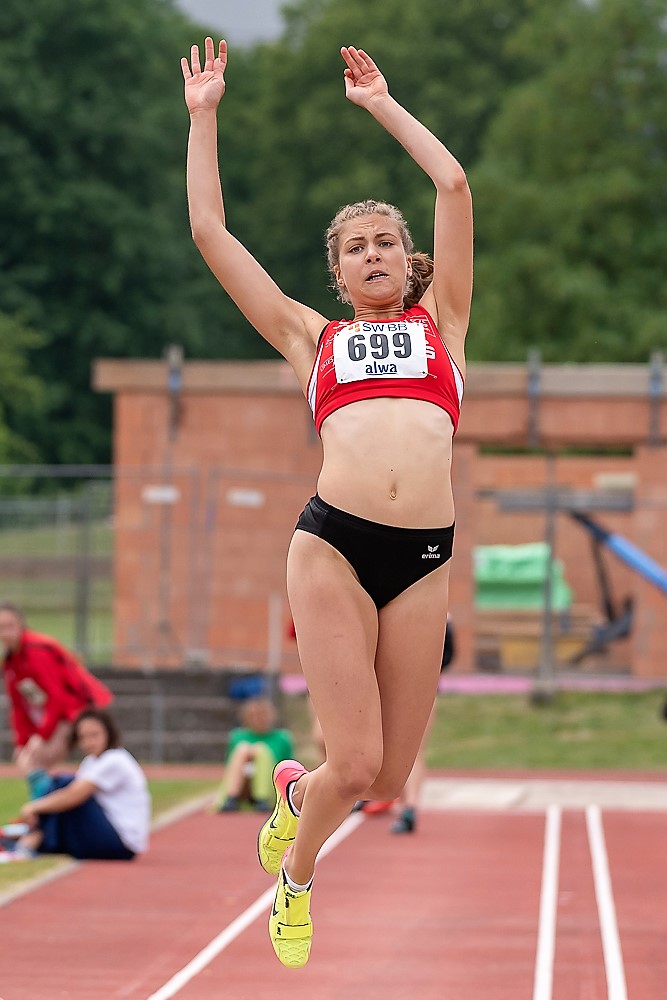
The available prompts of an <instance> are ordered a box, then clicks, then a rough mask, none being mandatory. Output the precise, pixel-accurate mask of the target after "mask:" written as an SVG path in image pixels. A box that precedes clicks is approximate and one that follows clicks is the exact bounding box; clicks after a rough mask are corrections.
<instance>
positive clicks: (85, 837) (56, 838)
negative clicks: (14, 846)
mask: <svg viewBox="0 0 667 1000" xmlns="http://www.w3.org/2000/svg"><path fill="white" fill-rule="evenodd" d="M72 745H73V746H77V745H78V746H79V748H80V749H81V750H82V751H83V753H84V754H85V755H86V756H85V757H84V759H83V760H82V761H81V764H80V765H79V768H78V770H77V772H76V774H74V775H58V776H56V777H54V778H53V779H52V781H51V787H50V790H49V791H48V793H47V794H45V795H42V796H41V797H39V798H36V799H33V800H32V801H30V802H27V803H26V804H25V805H24V806H23V807H22V809H21V818H22V820H24V822H26V823H27V824H28V826H29V827H30V828H31V829H30V832H28V833H27V834H25V835H24V836H23V837H22V838H21V839H20V841H19V844H18V848H19V850H23V851H35V852H38V853H40V854H69V855H71V856H72V857H74V858H80V859H84V858H96V859H100V860H119V861H121V860H122V861H130V860H131V859H132V858H134V857H135V856H136V855H137V854H141V853H143V852H144V851H145V850H146V849H147V847H148V835H149V828H150V816H151V802H150V794H149V792H148V786H147V783H146V776H145V775H144V772H143V771H142V769H141V767H140V766H139V764H138V763H137V761H136V760H135V759H134V757H133V756H132V754H131V753H129V752H128V751H127V750H125V749H124V748H123V747H121V746H120V734H119V731H118V727H117V726H116V723H115V721H114V719H113V718H112V716H111V715H110V714H109V713H108V712H107V711H105V710H104V709H97V708H89V709H85V710H84V711H83V712H82V713H81V714H80V715H79V716H78V718H77V720H76V722H75V724H74V730H73V733H72Z"/></svg>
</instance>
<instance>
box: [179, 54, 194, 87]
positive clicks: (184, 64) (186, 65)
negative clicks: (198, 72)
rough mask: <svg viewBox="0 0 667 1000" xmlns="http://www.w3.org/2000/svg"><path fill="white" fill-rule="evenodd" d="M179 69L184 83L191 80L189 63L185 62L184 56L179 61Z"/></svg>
mask: <svg viewBox="0 0 667 1000" xmlns="http://www.w3.org/2000/svg"><path fill="white" fill-rule="evenodd" d="M181 69H182V70H183V79H184V80H186V81H187V80H191V79H192V73H191V72H190V63H189V62H188V61H187V59H186V58H185V56H183V58H182V59H181Z"/></svg>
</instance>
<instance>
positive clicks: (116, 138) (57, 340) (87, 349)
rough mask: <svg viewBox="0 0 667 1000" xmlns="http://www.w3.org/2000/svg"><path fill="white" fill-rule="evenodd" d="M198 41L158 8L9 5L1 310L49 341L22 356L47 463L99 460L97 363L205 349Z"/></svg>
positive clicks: (81, 2) (145, 1) (120, 0)
mask: <svg viewBox="0 0 667 1000" xmlns="http://www.w3.org/2000/svg"><path fill="white" fill-rule="evenodd" d="M192 33H193V29H192V27H191V26H190V25H188V23H187V22H186V21H185V19H184V18H183V17H182V16H181V15H180V14H177V13H176V12H175V11H174V10H173V8H172V7H171V5H170V4H167V3H165V2H162V0H78V3H77V4H76V5H74V7H73V6H72V4H71V3H68V2H66V0H32V2H31V3H30V4H25V3H23V2H22V0H5V2H4V3H3V5H2V11H1V12H0V171H1V172H2V177H3V184H2V186H1V187H0V220H1V222H2V232H3V238H2V241H1V243H0V309H4V310H5V311H6V312H9V313H14V312H20V314H21V315H22V316H24V317H25V318H26V322H28V323H29V324H30V325H31V326H33V327H35V328H36V329H40V330H45V331H47V332H48V335H49V337H48V341H47V342H45V343H44V345H43V346H42V347H41V348H37V349H36V350H35V351H34V352H33V356H32V359H31V364H32V370H33V371H34V373H35V374H36V375H37V376H38V377H41V378H42V379H43V380H45V381H48V383H49V386H50V400H51V404H52V412H51V419H50V420H49V421H48V422H46V423H44V425H43V426H41V427H40V428H39V429H37V428H34V430H35V432H36V433H37V434H38V436H39V438H40V441H39V444H40V448H41V451H42V454H43V456H44V458H45V459H46V460H49V461H69V462H83V461H90V460H99V459H101V458H104V457H108V445H109V430H110V420H109V400H108V399H106V398H103V397H99V396H97V395H95V394H94V393H93V392H92V391H91V389H90V366H91V361H92V360H93V358H94V357H96V356H99V355H124V356H137V355H144V356H145V355H148V356H153V357H155V356H159V355H160V354H161V352H162V349H163V346H164V344H165V343H168V342H169V341H172V340H177V341H179V342H181V343H185V345H186V347H187V348H188V349H189V350H190V351H191V352H195V351H201V349H202V339H203V338H202V329H203V327H204V324H202V323H199V322H197V321H195V322H192V319H193V314H194V315H195V316H196V318H198V311H201V309H202V304H201V303H202V296H203V299H205V298H206V295H207V294H208V295H209V297H210V292H208V290H207V286H206V284H205V282H203V280H202V272H201V269H200V266H199V260H198V258H197V254H196V252H195V250H194V247H192V246H191V243H190V241H189V239H188V237H189V230H188V225H187V214H186V206H185V198H184V190H183V173H184V170H183V163H184V150H185V138H186V121H185V116H184V114H183V109H182V97H181V86H182V83H181V80H180V70H179V59H180V56H181V55H182V54H184V53H185V52H187V50H188V44H189V41H190V39H191V37H192ZM212 311H213V305H212V304H211V308H210V310H209V313H211V314H212Z"/></svg>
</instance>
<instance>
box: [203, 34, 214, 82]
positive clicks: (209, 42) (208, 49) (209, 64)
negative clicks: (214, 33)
mask: <svg viewBox="0 0 667 1000" xmlns="http://www.w3.org/2000/svg"><path fill="white" fill-rule="evenodd" d="M204 54H205V62H204V71H205V72H207V73H210V72H211V71H212V69H213V60H214V59H215V50H214V48H213V39H212V38H211V36H210V35H208V36H207V38H206V41H205V42H204Z"/></svg>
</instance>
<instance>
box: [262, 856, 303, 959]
mask: <svg viewBox="0 0 667 1000" xmlns="http://www.w3.org/2000/svg"><path fill="white" fill-rule="evenodd" d="M312 885H313V883H312V880H311V883H310V888H308V889H304V890H303V892H294V891H293V890H292V889H291V888H290V886H289V883H288V881H287V878H286V877H285V870H284V868H281V869H280V875H279V876H278V888H277V889H276V898H275V899H274V901H273V906H272V908H271V916H270V917H269V936H270V938H271V944H272V945H273V950H274V951H275V953H276V955H277V956H278V958H279V959H280V961H281V962H282V964H283V965H286V966H287V968H288V969H300V968H302V966H304V965H305V964H306V962H307V961H308V958H309V957H310V943H311V940H312V937H313V921H312V920H311V919H310V894H311V891H312Z"/></svg>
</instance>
